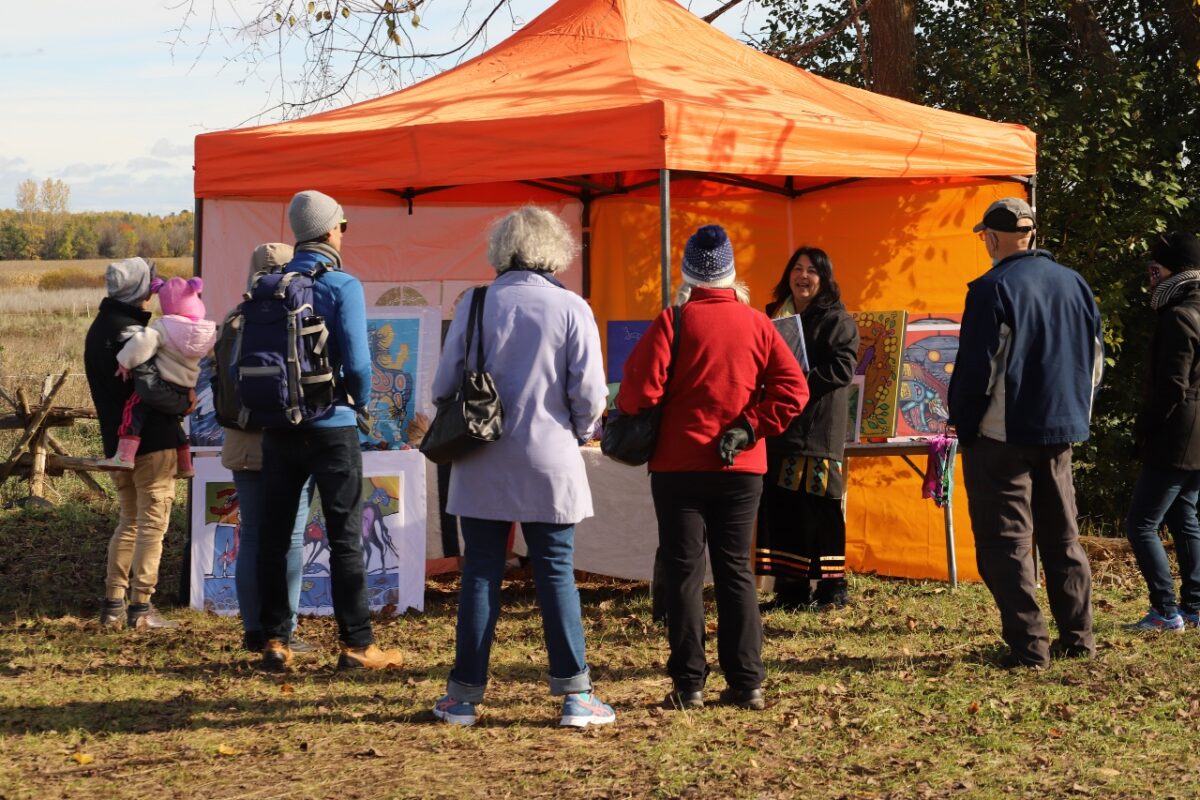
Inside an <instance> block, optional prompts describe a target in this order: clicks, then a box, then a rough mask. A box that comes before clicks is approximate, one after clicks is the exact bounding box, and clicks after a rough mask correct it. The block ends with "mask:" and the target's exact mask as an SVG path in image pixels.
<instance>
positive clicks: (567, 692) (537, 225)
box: [433, 206, 616, 727]
mask: <svg viewBox="0 0 1200 800" xmlns="http://www.w3.org/2000/svg"><path fill="white" fill-rule="evenodd" d="M575 252H576V245H575V242H574V238H573V237H572V235H571V232H570V230H569V229H568V228H567V226H566V224H565V223H563V221H562V220H561V219H559V218H558V217H557V216H555V215H554V214H552V213H551V212H550V211H547V210H546V209H544V208H538V207H536V206H526V207H525V208H522V209H520V210H518V211H514V212H512V213H510V214H508V215H507V216H505V217H504V218H503V219H501V220H500V221H499V222H498V223H497V224H496V225H495V227H494V228H493V229H492V232H491V235H490V237H489V242H488V254H487V258H488V261H489V262H490V263H491V265H492V268H493V269H495V270H496V273H497V277H496V279H495V281H493V282H492V284H491V285H490V286H488V287H485V289H486V293H485V294H484V295H483V308H482V309H481V313H482V333H483V363H482V364H476V362H475V358H476V356H475V351H476V346H477V344H476V342H473V343H472V345H471V353H470V354H468V353H467V352H466V334H467V326H468V321H469V320H470V318H471V317H472V316H473V315H471V314H469V313H468V312H467V309H469V308H471V307H472V304H473V303H474V302H475V298H476V293H479V292H485V289H483V288H480V289H474V290H472V291H471V294H470V296H469V297H464V298H463V299H462V301H460V302H459V304H458V308H459V311H458V313H457V314H455V316H454V321H453V322H452V323H451V324H450V330H449V332H448V333H447V334H446V343H445V346H444V349H443V351H442V358H441V361H440V362H439V363H438V368H437V374H436V376H435V377H434V381H433V397H434V400H435V402H442V401H445V400H447V399H449V398H451V397H453V396H454V395H455V394H456V393H457V392H458V391H459V387H460V386H461V383H462V376H463V369H464V364H467V363H469V364H470V365H471V369H478V370H486V371H487V372H488V373H489V374H490V375H491V376H492V378H493V380H494V381H495V385H496V390H497V392H498V394H499V396H500V401H501V403H502V405H503V408H504V432H503V435H502V436H501V437H500V439H499V440H498V441H495V442H492V443H489V444H486V445H483V446H482V447H479V448H477V449H476V450H474V451H472V452H470V453H468V454H467V455H465V456H463V457H462V458H459V459H457V460H456V461H455V462H454V469H453V470H452V471H451V473H450V491H449V496H448V500H447V504H446V505H447V510H448V511H449V512H450V513H451V514H457V515H459V517H460V518H461V525H462V536H463V542H464V543H465V545H466V546H465V549H464V551H463V567H462V584H461V588H460V591H459V603H458V626H457V628H456V631H455V640H456V643H455V658H454V668H453V669H452V670H451V671H450V677H449V680H448V681H447V685H446V694H445V695H444V696H443V697H441V698H440V699H439V700H438V701H437V702H436V704H435V705H434V709H433V713H434V715H435V716H436V717H437V718H438V719H440V720H442V721H444V722H448V723H451V724H455V725H473V724H474V723H475V721H476V718H477V714H476V705H478V704H479V703H482V702H483V700H484V695H485V692H486V689H487V681H488V661H489V658H490V655H491V646H492V639H493V637H494V635H495V631H496V620H497V618H498V616H499V614H500V582H501V579H502V578H503V576H504V566H505V555H506V550H507V543H508V533H509V530H510V529H511V526H512V522H513V521H516V522H519V523H520V525H521V532H522V534H523V535H524V537H525V543H526V545H528V547H529V558H530V566H531V567H532V569H533V577H534V584H535V587H536V590H537V601H538V608H539V609H540V610H541V614H542V629H543V631H544V633H545V638H546V654H547V656H548V659H549V662H550V694H551V695H553V696H556V697H562V698H563V704H562V713H561V717H560V720H559V724H560V725H564V726H573V727H587V726H589V725H604V724H608V723H611V722H613V721H614V720H615V719H616V715H615V714H614V713H613V710H612V707H611V706H608V705H607V704H605V703H602V702H600V700H599V699H598V698H597V697H596V696H595V695H594V694H592V676H591V670H590V669H589V667H588V663H587V656H586V649H585V643H584V634H583V619H582V615H581V612H580V603H579V591H578V590H577V589H576V587H575V575H574V550H575V525H576V524H577V523H578V522H579V521H581V520H583V519H584V518H586V517H590V516H592V496H591V491H590V489H589V488H588V482H587V474H586V472H585V471H584V464H583V457H582V456H581V455H580V453H579V447H578V445H579V443H580V442H581V441H583V440H584V439H586V438H587V437H588V436H589V435H590V433H591V431H592V428H593V427H594V426H595V424H596V422H597V420H599V419H600V415H601V414H602V413H603V412H604V407H605V405H606V402H607V399H608V388H607V384H606V383H605V380H604V369H603V366H602V359H601V354H600V333H599V331H598V330H597V328H596V321H595V319H594V318H593V316H592V311H591V309H590V308H588V305H587V303H586V302H585V301H584V300H583V298H581V297H579V296H578V295H577V294H575V293H574V292H571V291H568V290H567V289H565V288H564V287H563V285H562V284H561V283H559V281H558V279H557V278H556V277H555V276H556V275H557V274H558V273H560V272H562V271H563V270H565V269H566V268H567V266H568V265H569V264H570V263H571V260H572V259H573V258H574V256H575Z"/></svg>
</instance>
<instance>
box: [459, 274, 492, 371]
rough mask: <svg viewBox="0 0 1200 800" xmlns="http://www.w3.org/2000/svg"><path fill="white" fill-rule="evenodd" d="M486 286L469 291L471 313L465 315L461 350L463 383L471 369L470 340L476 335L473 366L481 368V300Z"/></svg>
mask: <svg viewBox="0 0 1200 800" xmlns="http://www.w3.org/2000/svg"><path fill="white" fill-rule="evenodd" d="M487 289H488V287H486V286H480V287H479V288H477V289H476V290H475V291H474V292H472V293H471V313H470V315H469V316H468V317H467V342H466V345H467V346H466V347H465V348H464V350H463V384H464V385H465V384H466V382H467V373H468V372H469V371H470V369H471V341H472V339H474V338H475V337H476V336H478V337H479V338H478V340H477V341H476V343H475V346H476V355H475V367H476V369H477V370H480V371H482V370H483V301H484V298H485V297H487Z"/></svg>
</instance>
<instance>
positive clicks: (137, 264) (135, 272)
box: [104, 258, 154, 305]
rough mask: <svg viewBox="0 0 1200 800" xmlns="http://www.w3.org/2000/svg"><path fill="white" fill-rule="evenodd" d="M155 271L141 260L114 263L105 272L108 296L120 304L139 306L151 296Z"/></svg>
mask: <svg viewBox="0 0 1200 800" xmlns="http://www.w3.org/2000/svg"><path fill="white" fill-rule="evenodd" d="M153 278H154V270H153V268H151V266H150V265H149V264H147V263H146V262H145V260H144V259H141V258H126V259H124V260H123V261H114V262H112V263H111V264H109V265H108V269H107V270H105V271H104V283H105V286H106V287H107V289H108V296H109V297H111V298H112V299H113V300H116V301H117V302H119V303H128V304H129V305H137V304H138V303H140V302H142V301H143V300H145V299H146V298H147V297H149V296H150V281H151V280H152V279H153Z"/></svg>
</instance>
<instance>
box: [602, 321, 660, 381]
mask: <svg viewBox="0 0 1200 800" xmlns="http://www.w3.org/2000/svg"><path fill="white" fill-rule="evenodd" d="M649 327H650V320H648V319H634V320H609V323H608V327H607V328H606V329H605V333H606V334H607V335H608V359H607V361H606V362H605V365H606V367H607V372H608V381H609V383H620V382H621V378H622V377H624V375H625V360H626V359H628V358H629V354H630V353H632V352H633V348H634V347H637V343H638V342H640V341H641V340H642V336H643V335H644V334H645V333H646V330H647V329H648V328H649Z"/></svg>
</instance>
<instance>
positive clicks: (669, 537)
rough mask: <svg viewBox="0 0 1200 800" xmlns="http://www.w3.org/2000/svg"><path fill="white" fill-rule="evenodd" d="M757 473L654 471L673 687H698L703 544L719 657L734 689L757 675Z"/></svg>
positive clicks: (754, 682)
mask: <svg viewBox="0 0 1200 800" xmlns="http://www.w3.org/2000/svg"><path fill="white" fill-rule="evenodd" d="M762 484H763V481H762V475H754V474H751V473H746V472H656V473H653V474H652V475H651V476H650V491H651V494H652V495H653V497H654V510H655V513H656V515H657V517H658V548H659V557H660V558H661V559H662V567H663V577H664V580H663V581H662V582H663V583H664V584H665V586H664V588H665V600H666V615H667V640H668V642H669V643H670V646H671V656H670V658H668V659H667V672H668V673H669V674H670V676H671V679H672V681H674V683H675V688H676V689H677V690H679V691H681V692H694V691H699V690H701V689H703V688H704V681H705V678H706V677H707V676H708V666H707V663H706V661H705V657H704V640H705V631H706V627H707V626H706V623H705V619H704V546H705V543H706V542H707V544H708V552H709V558H710V561H711V562H712V572H713V582H714V583H715V584H716V597H717V658H718V660H719V661H720V664H721V671H722V672H724V673H725V681H726V682H727V683H728V684H729V686H731V687H733V688H735V689H757V688H759V686H761V685H762V681H763V663H762V616H761V615H760V614H759V611H758V593H757V589H756V588H755V585H754V573H753V572H752V571H751V569H750V542H751V538H752V537H753V534H754V519H755V517H756V516H757V514H758V501H759V497H761V495H762Z"/></svg>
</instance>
